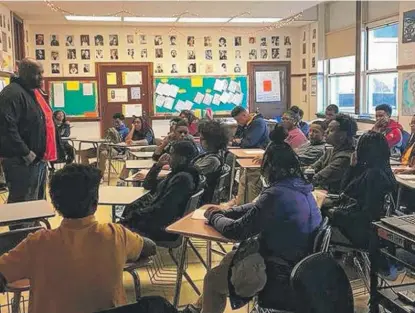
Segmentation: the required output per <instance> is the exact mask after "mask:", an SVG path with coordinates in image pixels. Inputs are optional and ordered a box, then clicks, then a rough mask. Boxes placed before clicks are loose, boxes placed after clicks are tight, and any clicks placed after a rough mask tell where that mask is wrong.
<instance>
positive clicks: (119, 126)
mask: <svg viewBox="0 0 415 313" xmlns="http://www.w3.org/2000/svg"><path fill="white" fill-rule="evenodd" d="M112 119H113V123H114V128H110V129H108V131H107V136H108V137H109V136H110V135H117V136H118V137H119V138H118V139H119V141H125V138H126V137H127V135H128V133H129V129H128V127H127V126H125V124H124V120H125V117H124V115H123V114H121V113H115V114H114V115H113V117H112ZM113 129H115V130H116V132H112V130H113ZM113 152H114V154H115V155H116V154H117V153H118V151H117V150H115V149H114V150H113ZM80 156H81V164H84V165H88V164H89V159H90V158H96V157H97V149H96V148H90V149H87V150H81V151H80ZM107 158H108V148H107V147H106V146H105V145H101V150H100V151H99V160H98V168H99V169H100V170H101V172H102V173H104V172H105V168H106V163H107Z"/></svg>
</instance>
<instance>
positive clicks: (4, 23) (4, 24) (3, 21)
mask: <svg viewBox="0 0 415 313" xmlns="http://www.w3.org/2000/svg"><path fill="white" fill-rule="evenodd" d="M0 28H7V30H8V31H9V32H10V31H11V27H10V18H6V15H4V14H0Z"/></svg>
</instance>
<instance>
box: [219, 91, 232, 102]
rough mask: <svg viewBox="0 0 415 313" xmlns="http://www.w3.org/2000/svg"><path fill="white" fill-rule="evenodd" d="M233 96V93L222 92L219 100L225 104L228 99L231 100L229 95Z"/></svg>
mask: <svg viewBox="0 0 415 313" xmlns="http://www.w3.org/2000/svg"><path fill="white" fill-rule="evenodd" d="M232 96H233V93H229V92H226V91H225V92H224V93H223V94H222V95H221V96H220V102H222V103H223V104H226V103H228V102H229V100H231V97H232Z"/></svg>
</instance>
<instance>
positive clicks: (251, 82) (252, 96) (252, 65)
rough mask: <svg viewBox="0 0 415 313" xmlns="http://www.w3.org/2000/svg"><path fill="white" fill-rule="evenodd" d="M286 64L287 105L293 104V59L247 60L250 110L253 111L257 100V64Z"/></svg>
mask: <svg viewBox="0 0 415 313" xmlns="http://www.w3.org/2000/svg"><path fill="white" fill-rule="evenodd" d="M261 65H266V66H286V67H287V82H286V83H287V105H288V107H289V106H290V105H291V61H253V62H247V74H248V80H249V112H253V111H254V110H255V108H253V107H252V106H253V104H254V102H255V92H254V91H255V90H254V89H255V87H254V86H255V70H254V69H255V67H256V66H261Z"/></svg>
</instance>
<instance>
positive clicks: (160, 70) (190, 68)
mask: <svg viewBox="0 0 415 313" xmlns="http://www.w3.org/2000/svg"><path fill="white" fill-rule="evenodd" d="M204 68H205V73H206V74H209V73H213V64H206V65H205V66H204ZM197 69H198V68H197V64H196V63H189V64H188V65H187V73H188V74H195V73H198V71H197ZM228 70H229V69H228V65H227V64H226V63H221V64H220V71H221V72H222V73H228ZM231 70H233V71H231V72H233V73H241V65H240V64H235V66H234V67H233V69H232V68H231ZM154 73H155V74H169V73H170V74H178V73H179V67H178V65H177V64H175V63H174V64H171V67H170V68H168V70H166V71H165V70H164V66H163V64H161V63H158V64H157V65H156V67H155V69H154Z"/></svg>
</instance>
